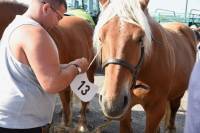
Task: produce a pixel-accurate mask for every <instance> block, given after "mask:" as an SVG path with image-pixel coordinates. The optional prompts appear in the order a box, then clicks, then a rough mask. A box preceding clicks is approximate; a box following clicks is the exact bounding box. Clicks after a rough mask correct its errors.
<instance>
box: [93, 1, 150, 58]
mask: <svg viewBox="0 0 200 133" xmlns="http://www.w3.org/2000/svg"><path fill="white" fill-rule="evenodd" d="M114 16H118V17H120V19H122V20H123V21H126V22H128V23H132V24H137V25H139V26H140V27H141V28H142V29H143V30H144V32H145V37H144V44H145V45H144V46H145V54H147V55H148V54H149V53H150V51H151V30H150V26H149V23H148V21H147V17H146V15H145V14H144V12H143V10H142V9H141V6H140V3H139V0H111V1H110V3H109V4H108V5H107V6H106V7H105V8H103V9H102V11H101V14H100V16H99V20H98V23H97V25H96V27H95V31H94V37H93V40H94V45H97V48H98V46H99V44H100V41H99V30H100V29H101V28H102V26H103V25H104V24H106V23H107V22H108V21H109V20H111V19H112V18H113V17H114Z"/></svg>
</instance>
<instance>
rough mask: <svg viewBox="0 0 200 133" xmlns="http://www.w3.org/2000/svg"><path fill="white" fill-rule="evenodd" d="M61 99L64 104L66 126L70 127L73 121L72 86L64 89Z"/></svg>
mask: <svg viewBox="0 0 200 133" xmlns="http://www.w3.org/2000/svg"><path fill="white" fill-rule="evenodd" d="M59 95H60V99H61V102H62V105H63V112H64V122H65V126H67V127H70V125H71V121H72V112H71V106H72V104H71V96H72V92H71V89H70V88H67V89H65V90H64V91H62V92H60V93H59Z"/></svg>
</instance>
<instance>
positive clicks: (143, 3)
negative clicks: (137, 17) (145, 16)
mask: <svg viewBox="0 0 200 133" xmlns="http://www.w3.org/2000/svg"><path fill="white" fill-rule="evenodd" d="M139 1H140V5H141V8H142V9H143V10H145V9H146V8H147V6H148V3H149V0H139Z"/></svg>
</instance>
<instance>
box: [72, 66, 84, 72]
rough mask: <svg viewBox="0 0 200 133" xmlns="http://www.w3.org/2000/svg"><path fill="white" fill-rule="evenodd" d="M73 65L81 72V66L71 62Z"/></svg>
mask: <svg viewBox="0 0 200 133" xmlns="http://www.w3.org/2000/svg"><path fill="white" fill-rule="evenodd" d="M73 65H74V66H75V67H76V68H77V70H78V74H79V73H81V72H82V70H81V68H80V66H79V65H77V64H73Z"/></svg>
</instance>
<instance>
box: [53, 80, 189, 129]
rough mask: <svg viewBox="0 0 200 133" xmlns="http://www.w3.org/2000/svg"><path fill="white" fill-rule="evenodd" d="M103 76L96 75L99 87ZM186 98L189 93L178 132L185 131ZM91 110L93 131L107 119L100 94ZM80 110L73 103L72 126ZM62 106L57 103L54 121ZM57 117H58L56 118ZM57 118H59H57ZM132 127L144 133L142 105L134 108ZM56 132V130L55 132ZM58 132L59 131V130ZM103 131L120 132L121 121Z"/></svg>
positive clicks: (77, 105)
mask: <svg viewBox="0 0 200 133" xmlns="http://www.w3.org/2000/svg"><path fill="white" fill-rule="evenodd" d="M103 80H104V78H103V76H96V77H95V84H97V85H98V86H99V87H101V86H102V84H103ZM186 99H187V94H186V95H185V96H184V98H183V100H182V104H181V107H180V109H179V111H178V114H177V117H176V127H177V133H183V126H184V120H185V109H186ZM89 109H90V111H89V112H88V113H87V120H88V128H89V130H90V132H91V131H93V130H94V129H95V128H96V127H98V126H99V125H101V124H103V123H105V121H107V119H106V118H105V117H104V116H103V114H102V112H101V109H100V106H99V103H98V95H96V96H95V98H94V99H93V100H92V101H91V103H90V105H89ZM79 110H80V104H77V103H76V104H74V105H73V118H72V127H75V126H76V123H77V121H78V118H79ZM60 112H61V107H60V104H58V105H57V111H56V113H55V118H54V121H55V122H56V121H58V119H60V118H58V117H61V115H60ZM56 117H57V118H56ZM56 119H57V120H56ZM132 127H133V130H134V133H143V132H144V128H145V113H144V111H143V109H142V108H141V106H138V105H137V106H135V107H134V108H133V109H132ZM163 132H164V131H163V126H162V124H161V133H163ZM54 133H56V132H54ZM57 133H58V132H57ZM59 133H64V132H59ZM101 133H119V122H118V121H112V122H111V123H110V124H109V125H108V126H107V127H105V128H103V130H102V131H101Z"/></svg>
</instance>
